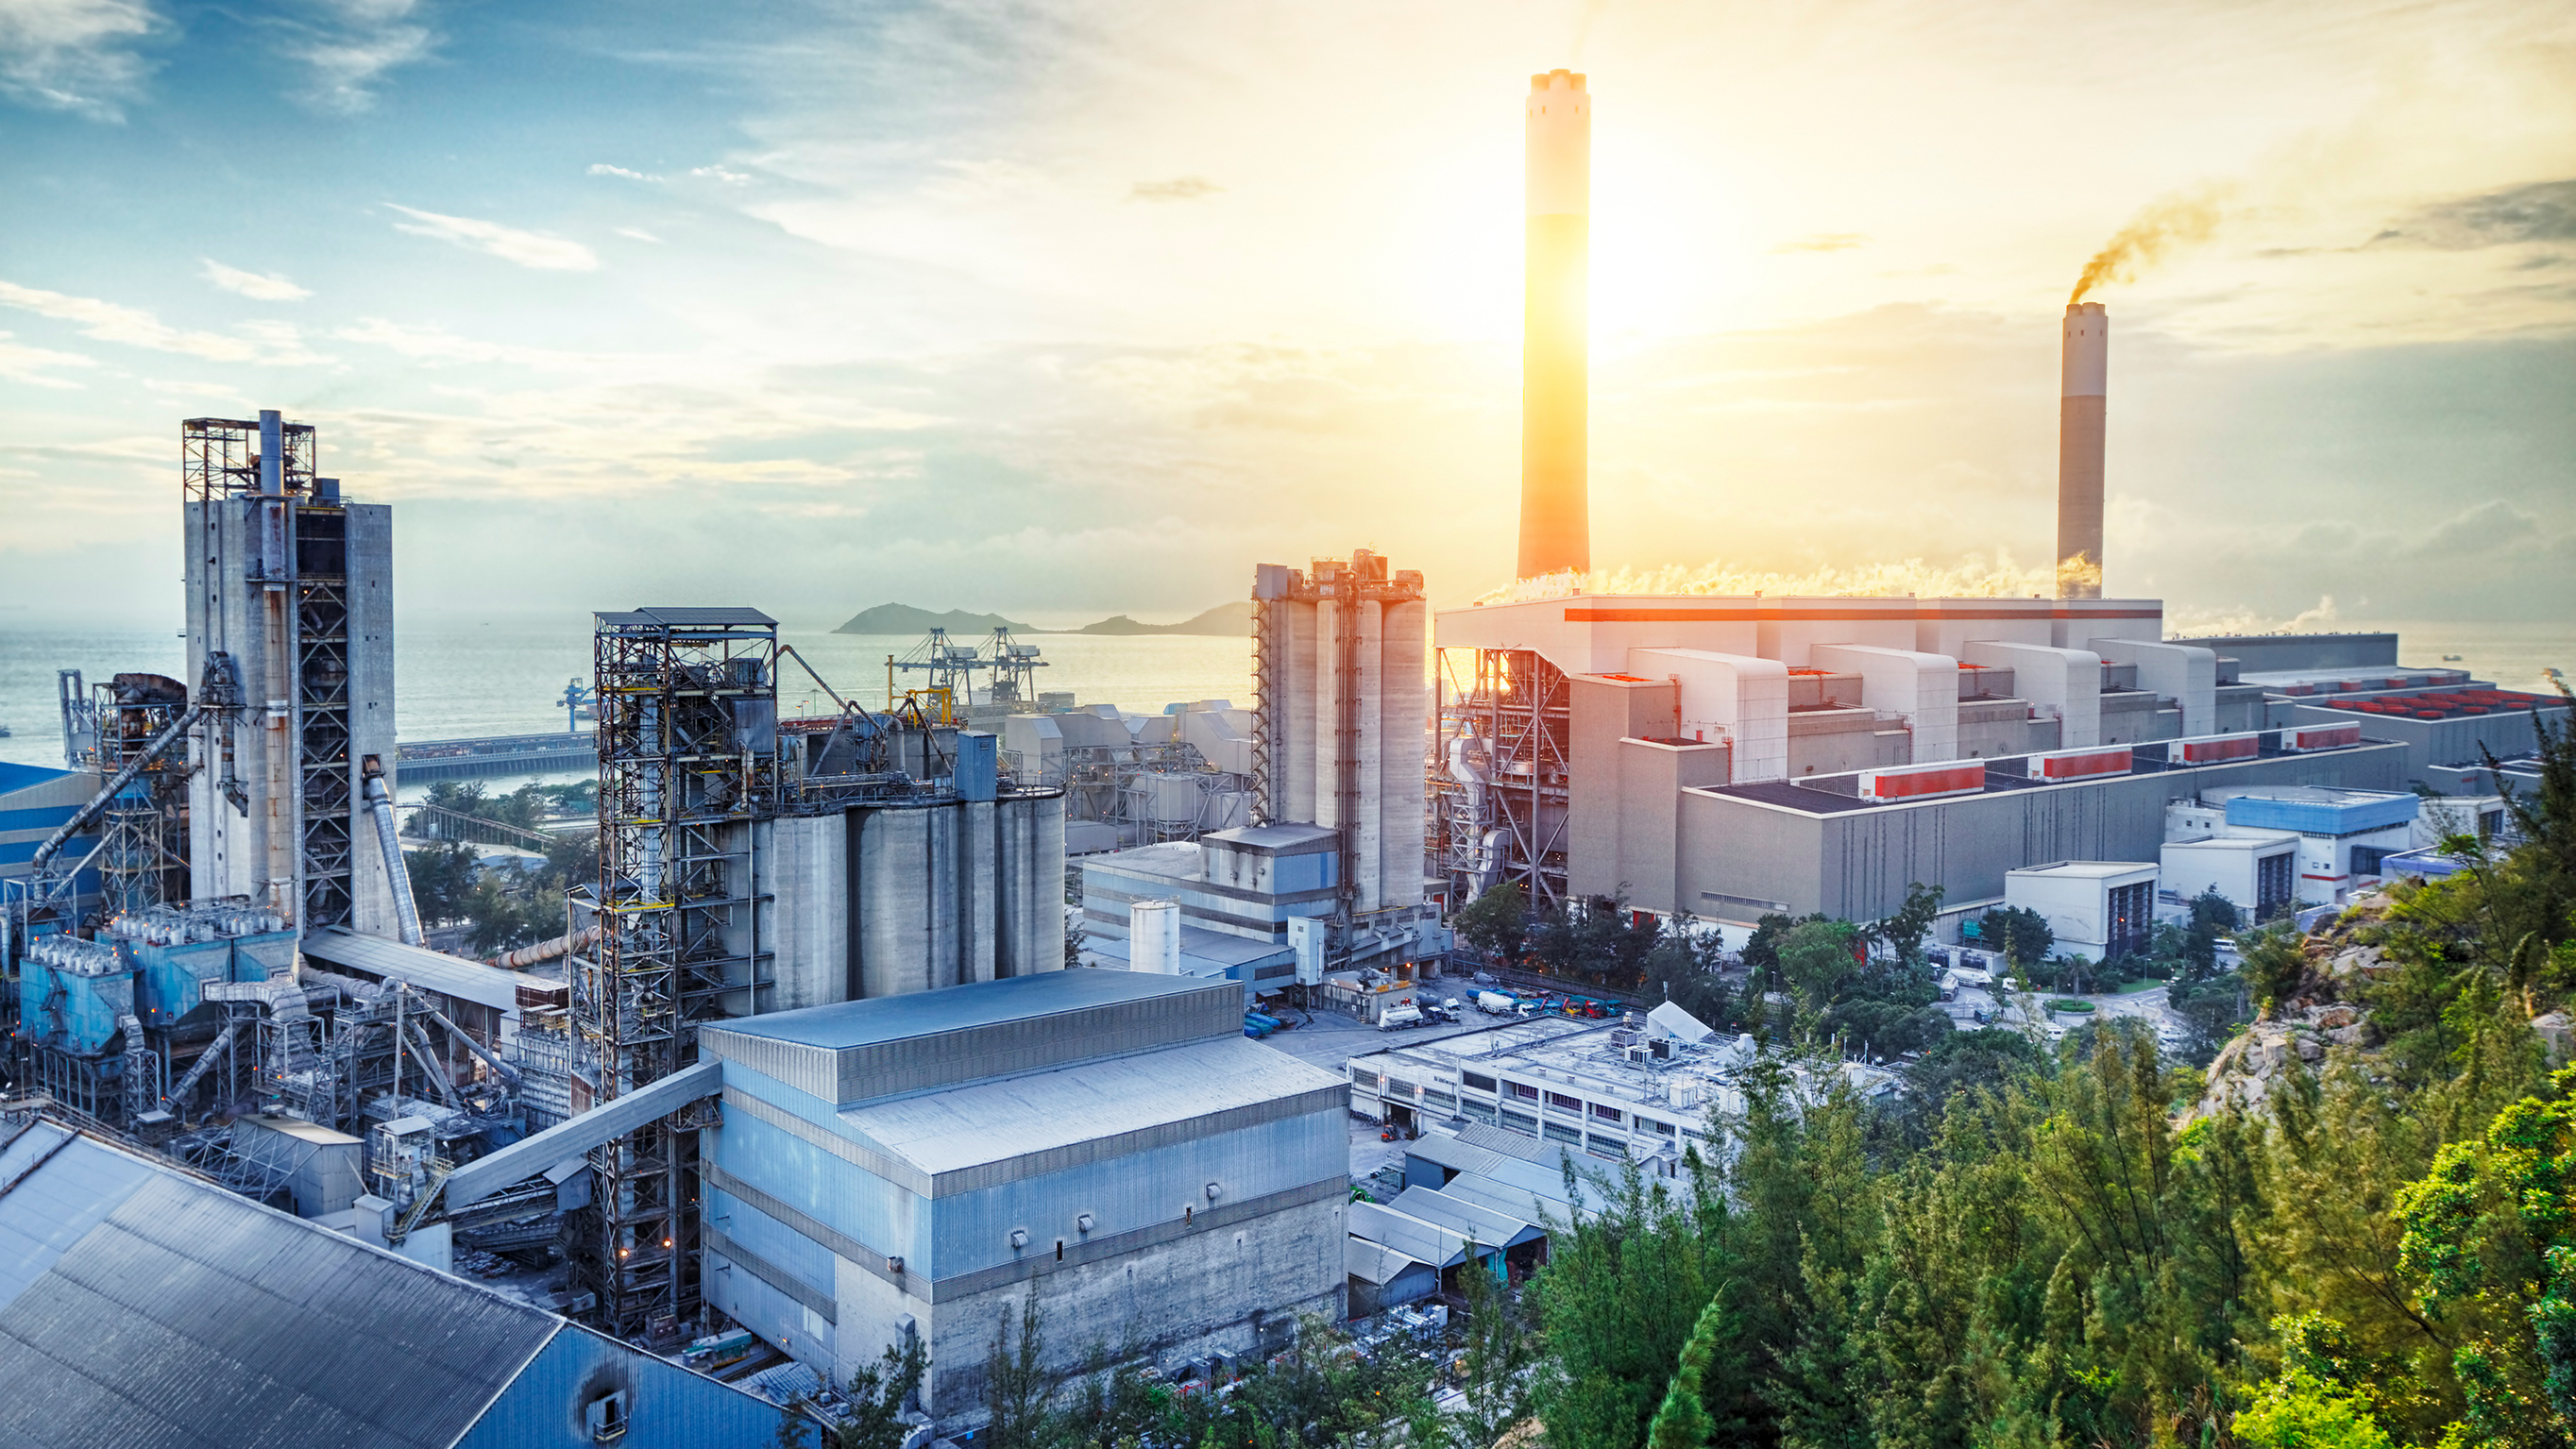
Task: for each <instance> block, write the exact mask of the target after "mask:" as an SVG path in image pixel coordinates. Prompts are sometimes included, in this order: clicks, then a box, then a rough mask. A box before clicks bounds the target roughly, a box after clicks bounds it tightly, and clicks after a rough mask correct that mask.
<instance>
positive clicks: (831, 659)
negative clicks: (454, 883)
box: [0, 615, 1252, 794]
mask: <svg viewBox="0 0 2576 1449" xmlns="http://www.w3.org/2000/svg"><path fill="white" fill-rule="evenodd" d="M588 624H589V618H588V616H587V615H580V616H575V617H573V618H570V619H567V620H566V621H565V622H564V623H563V624H561V625H555V624H551V623H538V622H531V621H528V620H524V619H517V620H496V621H491V622H483V621H477V620H453V621H450V620H439V621H434V622H429V623H423V624H416V625H412V626H409V627H403V626H400V625H399V624H398V625H397V628H396V632H395V634H394V709H395V712H396V730H397V732H398V734H399V736H400V738H402V739H404V740H437V739H454V738H458V737H460V736H468V735H498V734H529V733H535V732H537V731H540V730H549V729H555V730H560V729H565V728H568V727H569V724H570V718H569V715H568V713H567V711H566V710H565V708H564V705H563V697H564V688H565V686H566V685H567V684H570V683H573V682H575V681H579V682H581V683H584V684H587V683H588V682H589V679H590V633H589V629H588ZM1014 637H1015V638H1018V639H1019V640H1020V642H1022V643H1027V644H1035V645H1037V646H1038V648H1039V651H1040V654H1041V657H1042V658H1043V659H1044V660H1045V663H1044V665H1043V666H1042V667H1041V668H1040V669H1039V670H1038V672H1037V687H1038V688H1039V689H1040V690H1044V691H1056V690H1071V691H1072V692H1073V694H1074V697H1075V699H1076V701H1077V702H1079V703H1081V704H1086V705H1088V704H1113V705H1116V706H1117V707H1118V708H1120V709H1122V710H1127V711H1130V712H1135V713H1143V714H1160V713H1162V711H1163V709H1164V707H1165V706H1166V705H1171V704H1178V703H1186V702H1190V701H1196V700H1209V699H1221V700H1227V701H1230V702H1232V703H1234V704H1238V705H1249V704H1251V703H1252V642H1251V640H1250V639H1248V638H1240V637H1226V636H1193V635H1140V636H1126V637H1121V636H1110V635H1097V634H1023V635H1015V636H1014ZM779 638H780V640H781V641H783V642H784V643H787V644H789V645H792V646H793V647H794V648H795V650H796V652H797V654H798V655H800V656H802V657H803V658H804V659H805V661H806V662H807V663H809V664H811V665H812V666H813V668H814V672H815V673H816V674H819V675H821V676H822V677H823V678H824V680H825V681H827V682H829V683H830V685H831V687H832V689H833V690H834V691H835V692H837V693H839V694H840V695H841V696H842V697H843V698H845V699H849V700H852V701H854V702H856V703H858V704H861V705H874V706H879V707H882V706H883V705H884V703H885V699H886V686H887V667H886V666H887V660H888V658H889V657H892V658H894V659H898V660H899V659H901V658H902V657H903V656H905V655H906V654H909V653H911V652H913V651H914V650H915V649H916V648H917V647H918V646H919V645H920V643H921V638H920V636H919V635H908V636H904V637H900V638H897V637H879V636H876V635H870V634H834V633H831V632H829V631H827V630H824V629H798V628H794V627H790V626H786V625H782V626H781V627H780V629H779ZM960 642H968V641H960ZM187 650H188V643H187V641H186V640H184V639H182V638H179V637H178V635H177V633H176V632H175V631H172V630H165V631H152V630H136V629H82V628H65V627H61V626H59V625H53V626H48V625H40V624H34V623H13V622H9V621H8V620H7V618H6V616H5V615H0V725H5V726H7V727H8V728H9V731H10V733H9V736H8V737H7V738H5V739H0V761H8V762H10V763H15V764H27V765H49V766H53V767H55V768H57V769H59V768H61V766H62V763H63V745H62V712H61V708H60V706H59V705H58V703H57V699H58V695H57V693H56V690H57V672H58V671H60V670H65V669H77V670H80V671H81V672H82V674H83V675H84V676H85V677H86V679H87V680H88V682H90V683H92V684H97V683H102V682H104V681H106V680H107V679H109V678H110V677H111V676H113V675H115V674H117V673H119V672H142V673H148V674H166V675H170V676H172V677H174V678H182V679H184V678H186V677H187V663H186V661H187V657H188V655H187ZM926 682H927V680H926V679H925V678H924V676H922V675H921V674H919V673H910V672H907V671H901V670H898V671H896V672H895V675H894V686H895V688H896V689H897V690H901V689H903V688H905V687H907V686H908V685H909V686H913V687H918V686H919V685H921V684H924V683H926ZM779 705H780V709H781V711H782V712H783V713H787V714H829V713H831V712H832V708H833V706H832V702H831V700H830V698H829V697H828V696H826V695H825V694H824V693H823V691H822V690H821V689H820V688H818V687H817V686H816V685H815V683H814V681H813V679H812V678H810V677H809V676H808V675H806V673H805V672H804V671H803V670H800V669H798V668H797V667H796V666H795V665H794V664H792V663H790V664H788V665H786V666H785V668H784V670H783V671H782V676H781V678H780V681H779ZM405 793H406V794H408V793H409V792H405Z"/></svg>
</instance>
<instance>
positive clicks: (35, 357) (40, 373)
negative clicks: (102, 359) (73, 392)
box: [0, 332, 98, 387]
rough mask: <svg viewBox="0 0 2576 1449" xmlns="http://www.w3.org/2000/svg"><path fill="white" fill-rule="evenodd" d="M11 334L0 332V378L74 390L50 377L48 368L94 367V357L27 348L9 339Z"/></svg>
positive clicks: (65, 381)
mask: <svg viewBox="0 0 2576 1449" xmlns="http://www.w3.org/2000/svg"><path fill="white" fill-rule="evenodd" d="M12 335H13V334H11V333H7V332H0V377H5V378H7V379H9V380H10V381H12V382H23V383H26V384H28V385H29V386H31V387H78V386H80V384H79V383H76V382H72V381H69V380H68V379H65V378H59V377H55V376H53V375H52V371H51V370H52V369H55V368H63V367H96V366H98V361H97V359H95V358H90V357H83V356H82V355H80V354H79V353H77V352H53V351H49V350H47V349H45V348H42V347H29V346H26V345H24V344H23V343H18V342H13V341H11V340H10V338H11V336H12Z"/></svg>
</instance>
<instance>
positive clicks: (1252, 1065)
mask: <svg viewBox="0 0 2576 1449" xmlns="http://www.w3.org/2000/svg"><path fill="white" fill-rule="evenodd" d="M1067 974H1071V973H1067ZM1104 974H1105V973H1104ZM932 994H934V995H936V994H938V993H932ZM1346 1085H1347V1084H1346V1083H1345V1082H1344V1081H1343V1080H1342V1078H1341V1077H1339V1076H1337V1075H1335V1074H1334V1073H1332V1072H1327V1071H1325V1070H1323V1069H1322V1068H1320V1067H1314V1066H1309V1065H1308V1064H1306V1063H1304V1062H1301V1061H1299V1060H1297V1059H1296V1058H1295V1057H1292V1056H1289V1055H1288V1054H1287V1053H1285V1052H1281V1051H1277V1050H1274V1049H1273V1048H1270V1047H1266V1046H1263V1045H1261V1044H1260V1043H1259V1042H1255V1041H1249V1040H1246V1039H1245V1038H1243V1037H1241V1036H1234V1037H1221V1038H1218V1039H1216V1040H1213V1041H1200V1042H1191V1043H1189V1044H1187V1045H1183V1046H1176V1047H1170V1048H1166V1049H1165V1050H1162V1051H1154V1052H1145V1053H1143V1054H1140V1055H1137V1056H1131V1057H1110V1058H1106V1059H1103V1060H1097V1061H1089V1062H1083V1063H1080V1064H1078V1065H1075V1066H1070V1067H1063V1068H1059V1069H1057V1070H1055V1071H1048V1072H1033V1073H1031V1074H1029V1075H1027V1076H1021V1077H1008V1078H1004V1079H1002V1080H1000V1081H992V1082H980V1083H977V1084H975V1085H972V1086H967V1087H960V1088H956V1089H953V1090H950V1091H945V1092H934V1093H928V1094H925V1095H922V1096H917V1097H903V1098H898V1099H896V1100H893V1101H888V1102H876V1103H871V1104H869V1105H867V1106H864V1107H856V1108H852V1109H851V1110H849V1111H847V1112H843V1113H841V1114H840V1118H841V1121H842V1122H843V1123H845V1124H847V1125H848V1127H849V1129H850V1130H851V1131H852V1132H854V1133H856V1134H857V1135H858V1136H859V1137H861V1138H862V1139H864V1140H866V1141H867V1142H869V1143H872V1144H874V1145H876V1146H877V1147H879V1148H881V1149H882V1150H884V1151H886V1152H889V1153H891V1154H893V1155H895V1156H897V1157H900V1158H902V1159H903V1160H905V1161H907V1162H909V1163H911V1164H913V1165H914V1166H916V1167H918V1168H919V1169H920V1170H922V1171H923V1172H925V1173H928V1174H930V1175H931V1176H933V1177H936V1176H938V1175H939V1174H941V1173H947V1172H955V1171H958V1170H960V1169H963V1168H969V1167H975V1166H980V1165H982V1164H985V1163H993V1162H1003V1161H1008V1160H1010V1159H1012V1158H1016V1157H1025V1156H1028V1155H1029V1154H1031V1153H1038V1152H1046V1151H1050V1150H1052V1149H1056V1148H1060V1147H1068V1146H1071V1145H1073V1144H1075V1143H1080V1142H1089V1141H1096V1140H1100V1139H1105V1138H1110V1137H1115V1136H1119V1135H1121V1134H1124V1133H1129V1132H1137V1131H1143V1130H1146V1129H1149V1128H1153V1127H1158V1126H1163V1125H1165V1124H1170V1123H1179V1122H1188V1121H1192V1120H1194V1119H1198V1118H1203V1117H1211V1116H1214V1115H1215V1114H1218V1113H1221V1112H1226V1111H1229V1110H1233V1109H1236V1108H1242V1107H1252V1106H1257V1105H1260V1104H1263V1103H1268V1102H1272V1101H1276V1100H1278V1099H1281V1098H1286V1097H1296V1096H1302V1095H1304V1094H1306V1093H1310V1092H1323V1091H1336V1090H1340V1089H1342V1088H1344V1087H1345V1086H1346Z"/></svg>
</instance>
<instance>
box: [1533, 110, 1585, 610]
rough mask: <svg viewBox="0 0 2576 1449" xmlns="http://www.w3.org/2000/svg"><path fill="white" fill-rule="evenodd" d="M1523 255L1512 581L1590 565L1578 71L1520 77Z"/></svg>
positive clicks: (1581, 120)
mask: <svg viewBox="0 0 2576 1449" xmlns="http://www.w3.org/2000/svg"><path fill="white" fill-rule="evenodd" d="M1523 112H1524V119H1525V121H1526V123H1527V133H1528V147H1529V172H1528V180H1527V185H1528V205H1527V213H1528V223H1527V225H1528V231H1527V239H1528V253H1527V261H1526V267H1527V274H1526V277H1525V281H1524V291H1523V296H1522V313H1521V550H1520V568H1519V572H1518V573H1517V574H1516V575H1515V577H1518V578H1524V579H1526V578H1534V577H1536V576H1538V575H1540V574H1552V573H1561V572H1563V571H1565V570H1567V569H1572V570H1574V571H1575V572H1577V573H1581V572H1584V571H1586V570H1588V569H1590V568H1591V567H1592V525H1591V516H1590V505H1589V502H1588V500H1587V499H1586V497H1585V486H1584V484H1585V477H1584V474H1585V467H1584V454H1585V449H1586V445H1587V441H1588V433H1589V425H1588V418H1589V409H1590V399H1589V388H1590V379H1589V371H1590V344H1589V332H1590V306H1589V297H1588V293H1589V290H1590V288H1589V281H1590V272H1591V253H1592V97H1591V95H1590V94H1589V93H1588V92H1586V91H1585V90H1584V88H1583V77H1582V76H1581V75H1578V74H1576V73H1574V72H1572V71H1562V70H1554V71H1549V72H1548V73H1547V74H1545V75H1534V76H1531V77H1530V89H1529V98H1528V100H1527V101H1526V102H1525V103H1524V106H1523Z"/></svg>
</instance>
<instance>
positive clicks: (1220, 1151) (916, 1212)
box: [698, 970, 1349, 1425]
mask: <svg viewBox="0 0 2576 1449" xmlns="http://www.w3.org/2000/svg"><path fill="white" fill-rule="evenodd" d="M1242 1016H1243V991H1242V988H1241V987H1240V986H1238V985H1236V984H1235V983H1234V982H1232V981H1225V980H1216V981H1201V980H1192V979H1188V978H1181V977H1171V976H1158V975H1147V974H1130V973H1128V972H1123V971H1099V970H1075V971H1055V972H1048V973H1045V974H1043V975H1034V976H1025V977H1016V978H1007V979H1003V980H997V981H989V982H982V983H977V984H972V985H964V986H957V987H953V988H951V989H948V990H944V991H932V992H922V993H916V994H912V995H905V996H894V997H887V998H883V999H879V1000H868V1001H853V1002H845V1003H840V1004H836V1005H830V1006H820V1007H813V1008H809V1009H806V1010H801V1011H788V1012H780V1013H777V1014H774V1015H768V1016H760V1017H754V1018H750V1019H747V1020H740V1021H731V1022H726V1023H723V1024H722V1025H713V1024H710V1025H708V1026H706V1027H703V1028H701V1029H700V1031H699V1037H698V1040H699V1046H700V1050H701V1052H702V1053H703V1055H704V1056H706V1057H708V1058H711V1059H713V1060H714V1061H717V1062H720V1063H721V1066H722V1072H723V1109H724V1110H723V1125H722V1126H720V1127H718V1128H714V1129H711V1130H710V1132H709V1134H708V1139H707V1143H706V1146H705V1150H704V1160H705V1162H706V1164H707V1165H706V1169H705V1174H704V1177H705V1184H706V1189H707V1200H706V1221H707V1224H708V1229H707V1232H706V1253H707V1260H706V1279H705V1281H706V1284H707V1289H706V1292H707V1297H708V1299H709V1301H710V1302H711V1303H713V1304H714V1305H715V1306H717V1307H719V1308H721V1309H723V1310H724V1311H725V1312H726V1313H728V1314H731V1315H732V1316H733V1317H734V1318H735V1319H736V1320H737V1321H739V1322H741V1323H742V1324H744V1325H745V1326H747V1327H749V1328H751V1329H752V1330H753V1331H755V1332H757V1333H759V1334H761V1335H762V1336H763V1337H764V1338H767V1339H769V1340H770V1341H772V1342H774V1343H777V1344H780V1345H781V1346H783V1347H785V1348H786V1349H787V1350H788V1351H789V1352H791V1353H793V1354H795V1355H796V1356H797V1357H798V1358H800V1359H803V1360H804V1361H806V1362H807V1363H809V1364H811V1365H813V1366H814V1367H815V1368H817V1369H819V1370H823V1371H826V1372H828V1373H831V1374H833V1375H835V1376H846V1375H847V1374H848V1373H849V1372H850V1371H851V1370H852V1369H854V1368H856V1367H858V1366H860V1365H862V1364H866V1363H870V1362H872V1361H874V1360H875V1359H876V1357H877V1356H878V1354H880V1353H881V1352H883V1351H884V1349H885V1348H886V1347H887V1346H888V1345H890V1344H893V1343H897V1342H899V1341H901V1340H902V1339H904V1338H905V1337H907V1336H909V1335H919V1336H920V1337H921V1338H922V1339H923V1340H924V1343H925V1346H926V1347H927V1348H928V1350H929V1355H930V1365H931V1368H930V1379H929V1382H928V1384H927V1386H926V1387H925V1389H924V1398H925V1404H924V1407H925V1408H926V1409H927V1410H928V1411H929V1412H930V1413H932V1414H933V1415H935V1416H937V1417H938V1418H939V1419H940V1421H941V1422H942V1423H944V1424H959V1425H965V1424H972V1423H974V1422H976V1421H978V1420H979V1419H980V1418H981V1417H982V1415H983V1412H984V1411H983V1394H984V1387H985V1381H984V1371H983V1364H984V1360H985V1358H986V1355H987V1354H988V1353H989V1351H990V1349H991V1346H992V1344H993V1341H994V1335H995V1332H996V1330H997V1328H998V1327H999V1326H1000V1325H1001V1324H1002V1323H1003V1322H1004V1321H1005V1320H1006V1319H1015V1318H1016V1317H1017V1315H1018V1314H1019V1312H1020V1311H1021V1307H1022V1304H1023V1302H1024V1301H1025V1299H1026V1298H1027V1297H1028V1296H1030V1295H1034V1297H1035V1299H1036V1302H1037V1305H1038V1309H1039V1312H1040V1315H1041V1318H1042V1321H1043V1323H1044V1342H1045V1368H1046V1370H1047V1372H1048V1373H1049V1374H1051V1375H1054V1376H1058V1377H1061V1376H1066V1375H1070V1374H1073V1373H1076V1372H1079V1371H1080V1370H1081V1369H1082V1368H1083V1367H1084V1365H1085V1363H1086V1362H1087V1361H1088V1359H1089V1357H1090V1355H1091V1354H1092V1353H1093V1352H1094V1351H1095V1350H1102V1349H1105V1350H1106V1351H1108V1352H1110V1353H1112V1354H1114V1355H1118V1356H1120V1357H1122V1358H1153V1359H1157V1360H1169V1359H1172V1358H1177V1357H1181V1356H1197V1355H1200V1354H1206V1353H1228V1352H1231V1353H1241V1352H1254V1351H1261V1350H1263V1349H1267V1348H1274V1347H1276V1346H1278V1345H1279V1344H1281V1343H1284V1342H1285V1340H1286V1336H1287V1335H1288V1334H1290V1333H1291V1332H1293V1331H1294V1321H1295V1318H1296V1316H1297V1315H1299V1314H1301V1313H1309V1312H1312V1313H1321V1314H1326V1315H1329V1316H1332V1317H1339V1316H1340V1312H1341V1309H1342V1294H1343V1288H1344V1281H1345V1267H1344V1262H1343V1258H1344V1253H1345V1250H1344V1246H1343V1240H1344V1236H1345V1223H1344V1212H1345V1201H1346V1199H1347V1198H1348V1196H1349V1193H1348V1170H1349V1161H1348V1138H1347V1128H1346V1125H1345V1120H1346V1117H1347V1113H1348V1107H1349V1088H1348V1084H1347V1083H1346V1082H1344V1081H1343V1080H1342V1079H1341V1078H1340V1077H1338V1076H1336V1075H1334V1074H1332V1073H1329V1072H1325V1071H1322V1070H1320V1069H1318V1068H1315V1067H1312V1066H1309V1065H1307V1064H1305V1063H1302V1062H1299V1061H1297V1060H1296V1059H1295V1058H1293V1057H1290V1056H1287V1055H1286V1054H1284V1053H1282V1052H1279V1051H1275V1050H1273V1049H1272V1048H1269V1047H1266V1046H1263V1045H1261V1044H1260V1043H1258V1042H1254V1041H1249V1040H1246V1039H1245V1038H1244V1036H1243V1034H1242Z"/></svg>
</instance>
